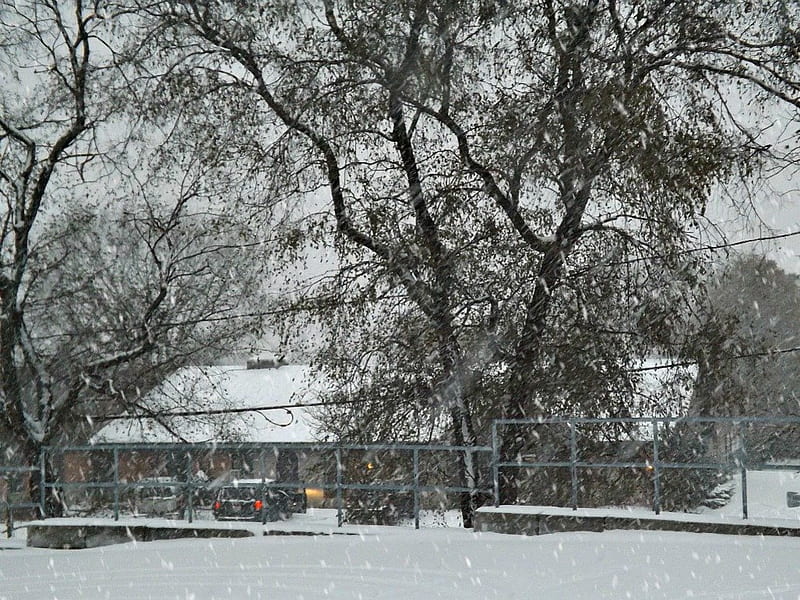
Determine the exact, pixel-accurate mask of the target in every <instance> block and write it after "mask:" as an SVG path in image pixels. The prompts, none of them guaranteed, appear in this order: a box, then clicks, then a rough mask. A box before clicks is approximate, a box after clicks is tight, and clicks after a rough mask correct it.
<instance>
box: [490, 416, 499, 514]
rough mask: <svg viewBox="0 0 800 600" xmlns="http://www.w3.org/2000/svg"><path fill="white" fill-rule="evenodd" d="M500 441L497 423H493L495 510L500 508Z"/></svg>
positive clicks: (493, 490)
mask: <svg viewBox="0 0 800 600" xmlns="http://www.w3.org/2000/svg"><path fill="white" fill-rule="evenodd" d="M499 463H500V441H499V438H498V436H497V421H496V420H494V421H492V494H493V495H494V505H495V508H496V507H498V506H500V467H499Z"/></svg>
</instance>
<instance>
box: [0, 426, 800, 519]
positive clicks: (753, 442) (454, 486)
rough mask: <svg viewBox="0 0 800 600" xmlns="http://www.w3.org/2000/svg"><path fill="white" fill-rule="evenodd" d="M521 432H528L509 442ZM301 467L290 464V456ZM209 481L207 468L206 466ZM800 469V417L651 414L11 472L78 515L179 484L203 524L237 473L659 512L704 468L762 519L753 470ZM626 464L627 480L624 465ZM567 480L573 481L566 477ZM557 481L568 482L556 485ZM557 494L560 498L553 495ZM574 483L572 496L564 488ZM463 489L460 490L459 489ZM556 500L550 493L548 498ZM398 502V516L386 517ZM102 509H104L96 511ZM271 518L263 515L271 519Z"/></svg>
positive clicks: (347, 494) (271, 482) (312, 486)
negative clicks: (755, 505)
mask: <svg viewBox="0 0 800 600" xmlns="http://www.w3.org/2000/svg"><path fill="white" fill-rule="evenodd" d="M508 440H523V442H521V443H518V442H513V444H511V445H510V444H508V443H507V441H508ZM466 457H469V458H470V459H471V460H472V461H473V462H475V463H476V464H477V465H478V469H479V472H482V473H488V474H490V481H489V483H488V484H487V485H486V486H485V487H479V488H477V489H472V488H469V487H467V486H465V484H464V482H463V481H461V480H459V473H460V472H461V469H460V468H459V463H460V461H463V460H465V458H466ZM287 465H288V466H287ZM203 469H206V470H207V471H209V472H208V473H203V474H204V475H205V477H200V476H199V475H200V472H201V471H203ZM754 470H793V471H798V470H800V417H716V418H715V417H680V418H678V417H647V418H619V419H615V418H607V419H593V418H569V417H552V418H542V419H500V420H496V421H494V422H493V423H492V427H491V446H448V445H425V444H335V443H329V444H322V443H278V444H275V443H240V444H98V445H85V446H70V447H48V448H45V449H44V450H43V452H42V455H41V461H40V465H39V466H38V467H13V468H0V477H3V476H5V477H8V476H9V474H15V475H20V474H22V475H26V474H30V476H31V477H39V489H40V499H39V502H38V503H32V502H21V503H15V504H8V506H7V509H6V514H11V513H12V511H13V509H22V508H36V509H38V510H40V511H42V514H43V513H44V509H45V507H46V504H47V503H48V501H49V500H50V499H51V498H53V497H59V498H60V500H61V505H62V506H63V507H67V509H68V510H69V512H70V514H80V513H81V511H84V512H85V514H99V513H103V511H105V513H104V514H107V516H109V517H112V518H113V519H115V520H118V519H119V518H120V516H121V515H122V516H124V515H129V514H133V515H135V514H137V511H138V507H137V502H138V501H139V500H140V497H141V495H142V494H143V493H144V491H145V490H147V489H149V488H153V487H154V486H157V485H163V486H170V487H171V488H173V489H175V496H176V498H175V500H176V504H175V506H174V508H176V509H178V508H179V511H180V514H175V515H172V516H176V517H180V518H185V519H187V520H189V521H190V522H191V521H193V520H194V519H196V518H203V517H205V518H209V516H208V515H209V511H210V508H209V506H210V504H209V503H210V502H212V503H213V495H214V493H216V490H218V489H220V487H222V486H224V485H225V482H226V481H227V480H228V479H231V478H241V479H250V480H257V481H258V483H259V488H260V489H261V490H262V494H264V495H266V494H268V493H271V492H272V491H273V490H292V489H295V490H306V491H308V492H309V493H311V492H312V491H313V492H314V493H316V494H318V495H319V498H318V500H320V498H321V500H320V501H321V502H322V505H323V506H325V507H328V508H335V509H336V515H337V522H338V524H339V525H340V526H341V525H342V524H343V523H344V522H345V521H350V522H352V521H355V520H358V519H361V522H364V521H363V520H364V519H366V520H367V521H369V519H370V518H375V519H381V518H383V519H386V518H392V519H396V518H397V517H403V518H404V519H408V520H409V521H410V520H411V519H413V523H414V526H415V527H417V528H418V527H419V526H420V513H421V511H423V510H429V509H436V508H455V507H457V506H458V505H459V501H460V498H461V495H462V494H463V493H465V492H473V493H476V494H479V495H481V497H482V498H485V499H487V500H489V501H491V500H493V501H494V504H495V505H499V503H500V500H501V493H500V492H501V482H502V481H503V478H504V477H505V478H506V479H508V475H507V474H508V473H516V477H514V479H515V480H516V481H517V482H522V485H523V487H524V486H525V485H527V486H528V488H529V492H530V493H529V495H528V497H522V498H521V500H522V501H523V502H524V503H531V504H547V505H561V506H570V507H572V508H573V509H577V508H578V507H581V506H582V507H590V506H593V505H594V506H608V505H614V504H615V503H617V504H635V505H638V506H641V505H644V504H650V506H652V509H653V510H654V511H655V512H656V513H657V514H658V513H660V512H661V511H662V510H664V509H665V506H666V509H669V510H674V509H673V508H671V506H672V505H674V504H675V501H676V497H679V496H682V495H686V493H687V491H688V487H687V486H686V481H689V480H690V479H691V478H690V477H689V475H690V474H691V473H694V474H698V473H699V474H700V475H697V477H696V479H698V480H704V482H706V483H707V481H708V480H709V478H713V477H717V478H720V479H724V478H730V477H731V476H732V475H738V476H739V478H740V482H741V485H740V489H739V494H740V495H741V500H742V517H743V518H745V519H747V518H748V481H747V473H748V471H754ZM614 473H616V474H618V475H617V476H616V479H614V478H612V477H611V474H614ZM559 486H561V487H559ZM553 490H555V492H553ZM548 493H549V496H548V495H547V494H548ZM559 493H563V496H562V497H559V496H558V494H559ZM456 498H458V499H456ZM541 498H544V501H542V500H541ZM387 506H390V507H391V508H392V509H393V510H394V513H393V514H391V515H390V514H388V513H387V514H381V513H380V511H381V510H384V509H385V508H386V507H387ZM91 511H95V512H94V513H92V512H91ZM265 518H266V517H265V516H264V512H263V511H262V521H263V520H264V519H265Z"/></svg>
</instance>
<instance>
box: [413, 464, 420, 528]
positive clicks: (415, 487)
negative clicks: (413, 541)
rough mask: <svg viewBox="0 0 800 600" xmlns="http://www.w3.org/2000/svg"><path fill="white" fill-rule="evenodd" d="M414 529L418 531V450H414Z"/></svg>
mask: <svg viewBox="0 0 800 600" xmlns="http://www.w3.org/2000/svg"><path fill="white" fill-rule="evenodd" d="M414 529H419V448H414Z"/></svg>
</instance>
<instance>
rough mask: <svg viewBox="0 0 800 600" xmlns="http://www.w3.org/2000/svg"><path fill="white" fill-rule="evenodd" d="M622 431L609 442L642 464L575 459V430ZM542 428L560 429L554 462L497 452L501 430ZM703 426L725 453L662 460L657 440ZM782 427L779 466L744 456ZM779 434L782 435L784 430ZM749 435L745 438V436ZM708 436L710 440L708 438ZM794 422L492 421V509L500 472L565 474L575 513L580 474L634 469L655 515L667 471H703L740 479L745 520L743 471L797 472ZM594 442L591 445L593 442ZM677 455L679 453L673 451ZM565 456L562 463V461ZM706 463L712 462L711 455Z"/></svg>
mask: <svg viewBox="0 0 800 600" xmlns="http://www.w3.org/2000/svg"><path fill="white" fill-rule="evenodd" d="M614 425H616V426H622V427H624V428H625V429H626V431H627V432H628V434H627V437H625V438H623V439H617V440H614V441H616V442H631V443H633V442H635V443H638V444H640V449H641V450H645V451H646V453H647V454H648V458H647V459H646V460H621V461H615V460H610V461H603V460H590V459H589V457H586V459H581V457H580V453H579V444H578V441H577V440H578V435H577V434H578V432H579V431H580V430H581V428H585V429H590V428H591V427H592V426H594V427H601V428H602V427H606V428H608V427H609V426H614ZM548 426H555V427H563V428H565V431H563V432H562V435H561V438H560V439H561V440H562V441H563V447H562V448H559V449H560V450H561V451H562V452H563V457H562V458H561V459H560V460H556V459H553V460H535V459H534V460H528V458H526V455H525V454H522V453H520V454H518V455H516V456H513V457H508V456H507V455H506V454H507V453H506V452H505V451H504V448H503V439H504V435H503V433H504V431H505V430H507V429H508V428H512V427H514V428H517V429H518V430H521V431H522V432H523V434H518V435H524V432H527V433H528V434H530V433H531V432H532V431H535V430H536V429H537V428H546V427H548ZM694 426H697V427H702V426H707V427H710V428H712V429H713V428H717V429H719V428H722V429H723V430H724V431H725V440H726V441H727V442H729V443H730V444H731V446H732V447H731V449H730V451H728V452H727V453H718V454H717V456H716V458H717V460H710V459H709V457H708V456H706V455H703V454H702V453H697V454H696V456H694V457H693V458H694V459H693V460H678V461H673V460H668V459H666V458H662V457H664V456H665V455H664V451H665V449H666V444H665V440H664V439H663V436H664V435H665V434H668V433H670V432H674V431H676V430H677V429H678V428H681V427H684V428H691V427H694ZM775 426H783V427H785V428H790V429H789V430H790V431H791V432H792V434H793V435H795V436H796V439H795V438H794V437H792V438H791V440H792V441H790V442H788V443H787V446H788V448H787V449H786V451H787V452H784V453H785V454H786V458H784V459H782V460H780V462H779V463H776V462H772V461H770V460H768V459H765V458H764V456H762V455H760V454H757V453H754V452H752V450H753V449H750V450H751V451H748V438H749V437H758V434H761V436H764V435H767V432H765V431H764V428H768V427H775ZM784 431H785V430H784ZM748 434H749V435H748ZM712 437H713V436H712ZM797 440H800V417H631V418H583V417H547V418H529V419H497V420H495V421H493V423H492V466H491V469H492V491H493V496H494V503H495V506H499V505H500V500H501V494H500V485H501V472H502V471H503V470H504V469H510V470H515V469H516V470H520V469H533V470H537V469H539V470H543V469H569V478H570V489H571V497H570V502H569V504H570V506H571V507H572V508H573V509H574V510H577V509H578V508H579V499H578V497H579V489H580V471H581V470H586V469H593V470H597V469H640V470H642V471H644V472H646V473H649V474H650V476H651V477H652V486H653V496H652V497H653V503H652V509H653V511H654V512H655V513H656V514H659V513H660V512H661V506H662V490H661V482H662V478H663V475H664V473H665V472H666V471H668V470H675V471H678V470H708V471H716V472H720V473H734V472H736V473H739V474H740V476H741V490H740V493H741V499H742V518H744V519H747V518H748V497H747V470H748V469H749V470H787V471H788V470H798V469H800V446H798V444H797ZM593 441H597V440H593ZM678 450H684V449H683V448H680V447H678ZM567 455H568V458H565V457H566V456H567ZM711 458H714V457H713V456H712V457H711Z"/></svg>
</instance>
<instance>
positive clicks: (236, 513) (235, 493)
mask: <svg viewBox="0 0 800 600" xmlns="http://www.w3.org/2000/svg"><path fill="white" fill-rule="evenodd" d="M267 483H271V482H267ZM212 508H213V512H214V518H215V519H217V520H220V521H223V520H247V521H261V520H264V521H277V520H279V519H287V518H289V516H290V514H291V513H293V512H305V510H306V503H305V493H303V492H287V491H285V490H280V489H275V488H267V487H264V486H263V485H262V484H261V480H256V481H247V480H245V481H241V480H240V481H233V482H232V483H230V484H228V485H226V486H224V487H222V488H220V490H219V492H218V493H217V499H216V501H215V502H214V505H213V507H212Z"/></svg>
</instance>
